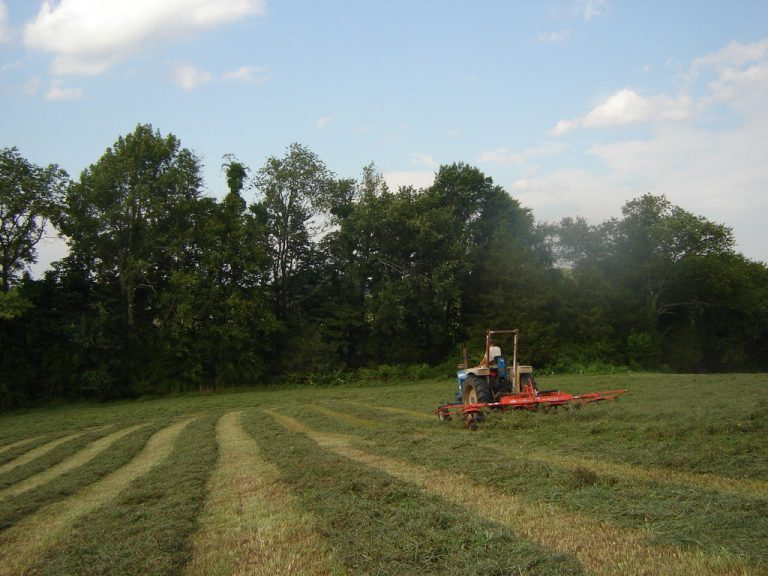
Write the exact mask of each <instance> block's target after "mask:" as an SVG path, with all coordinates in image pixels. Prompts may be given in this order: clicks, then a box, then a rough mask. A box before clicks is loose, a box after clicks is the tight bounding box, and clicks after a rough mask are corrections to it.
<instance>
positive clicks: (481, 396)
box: [465, 374, 493, 404]
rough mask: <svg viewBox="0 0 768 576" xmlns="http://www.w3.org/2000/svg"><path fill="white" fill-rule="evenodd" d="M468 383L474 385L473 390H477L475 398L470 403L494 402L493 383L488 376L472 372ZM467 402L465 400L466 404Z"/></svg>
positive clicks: (468, 377)
mask: <svg viewBox="0 0 768 576" xmlns="http://www.w3.org/2000/svg"><path fill="white" fill-rule="evenodd" d="M467 383H468V384H469V385H470V386H472V390H474V392H475V400H474V401H473V402H469V404H483V403H485V402H493V393H492V392H491V383H490V382H488V378H483V377H482V376H476V375H475V374H470V375H469V376H467V382H466V383H465V386H466V385H467ZM466 403H467V402H465V404H466Z"/></svg>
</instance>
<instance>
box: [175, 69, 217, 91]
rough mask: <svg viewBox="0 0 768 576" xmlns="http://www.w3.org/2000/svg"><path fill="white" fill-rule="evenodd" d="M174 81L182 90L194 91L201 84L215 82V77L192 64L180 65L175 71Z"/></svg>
mask: <svg viewBox="0 0 768 576" xmlns="http://www.w3.org/2000/svg"><path fill="white" fill-rule="evenodd" d="M173 79H174V80H175V81H176V84H178V85H179V86H181V88H182V90H194V89H195V88H197V87H198V86H200V85H201V84H205V83H206V82H210V81H211V80H213V76H211V74H210V73H208V72H206V71H205V70H200V69H199V68H196V67H195V66H193V65H192V64H180V65H178V66H176V68H175V69H174V70H173Z"/></svg>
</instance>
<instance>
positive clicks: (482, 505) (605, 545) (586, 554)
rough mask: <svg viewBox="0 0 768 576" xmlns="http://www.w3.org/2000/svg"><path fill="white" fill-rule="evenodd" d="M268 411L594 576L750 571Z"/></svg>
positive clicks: (323, 442) (286, 424) (337, 449)
mask: <svg viewBox="0 0 768 576" xmlns="http://www.w3.org/2000/svg"><path fill="white" fill-rule="evenodd" d="M269 413H270V415H271V416H273V417H274V418H275V419H276V420H277V421H278V422H280V424H282V425H283V426H284V427H286V428H287V429H289V430H292V431H293V432H299V433H302V434H304V435H306V436H307V437H309V438H311V439H312V440H314V441H315V442H317V443H318V444H319V445H320V446H323V447H326V448H328V449H330V450H333V451H334V452H336V453H338V454H340V455H343V456H345V457H347V458H350V459H352V460H355V461H357V462H361V463H363V464H366V465H368V466H372V467H374V468H376V469H378V470H382V471H384V472H386V473H388V474H391V475H393V476H395V477H396V478H399V479H401V480H404V481H407V482H411V483H414V484H416V485H418V486H421V487H423V488H424V489H425V490H427V491H429V492H431V493H433V494H435V495H437V496H440V497H441V498H444V499H446V500H448V501H450V502H452V503H453V504H456V505H459V506H464V507H466V508H467V512H468V513H474V514H479V515H481V516H482V517H484V518H486V519H488V520H490V521H493V522H500V523H503V524H506V525H509V526H511V527H512V528H513V529H514V530H515V531H516V532H517V533H519V534H520V535H521V536H523V537H524V538H527V539H529V540H532V541H534V542H538V543H540V544H542V545H544V546H547V547H549V548H552V549H554V550H558V551H560V552H562V553H570V554H573V555H575V556H576V557H577V558H578V559H579V560H580V561H581V562H582V564H584V566H585V567H587V568H588V569H589V570H590V571H591V572H593V573H594V574H601V575H626V574H637V575H648V576H651V575H666V574H668V575H676V574H702V575H703V574H712V575H715V574H733V575H736V574H747V573H748V572H749V568H748V567H747V566H745V565H743V564H742V563H740V562H737V561H735V560H734V559H725V558H722V557H720V558H718V557H712V556H710V555H707V554H705V553H702V552H700V551H691V550H684V549H679V548H675V547H671V546H652V545H650V544H649V541H650V540H651V537H650V536H651V535H649V534H647V533H642V532H641V531H631V530H627V529H623V528H621V527H619V526H616V525H611V524H610V523H607V522H599V521H595V520H594V519H592V518H590V517H589V516H586V515H580V514H574V513H572V512H568V511H565V510H561V509H558V508H557V507H555V506H552V505H550V504H547V503H543V502H540V503H532V502H526V501H525V500H523V499H519V498H515V497H514V496H510V495H506V494H501V493H498V492H496V491H494V490H493V489H491V488H489V487H487V486H483V485H482V484H478V483H477V482H473V481H472V480H471V479H469V478H467V477H465V476H461V475H457V474H452V473H447V472H445V471H434V470H430V469H427V468H424V467H422V466H417V465H414V464H410V463H408V462H406V461H403V460H396V459H392V458H387V457H384V456H379V455H375V454H371V453H368V452H364V451H362V450H359V449H357V448H354V447H352V446H350V445H349V443H351V439H350V442H348V443H346V444H345V443H343V442H342V441H340V439H341V437H340V436H339V435H326V434H323V433H321V432H317V431H315V430H312V429H310V428H309V427H307V426H305V425H304V424H302V423H301V422H299V421H298V420H296V419H294V418H290V417H287V416H284V415H281V414H278V413H275V412H269Z"/></svg>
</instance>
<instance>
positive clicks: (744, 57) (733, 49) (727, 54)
mask: <svg viewBox="0 0 768 576" xmlns="http://www.w3.org/2000/svg"><path fill="white" fill-rule="evenodd" d="M767 54H768V38H766V39H764V40H760V41H758V42H752V43H751V44H742V43H740V42H731V43H730V44H728V46H726V47H725V48H723V49H722V50H719V51H718V52H716V53H714V54H707V55H706V56H702V57H701V58H696V59H695V60H694V61H693V64H692V68H693V69H694V70H700V69H702V68H705V67H710V66H712V67H715V68H723V67H727V66H743V65H744V64H748V63H749V62H755V61H757V60H762V59H764V58H765V56H766V55H767Z"/></svg>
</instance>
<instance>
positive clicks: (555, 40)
mask: <svg viewBox="0 0 768 576" xmlns="http://www.w3.org/2000/svg"><path fill="white" fill-rule="evenodd" d="M570 36H571V31H570V30H560V31H559V32H546V33H542V34H539V42H541V43H542V44H562V43H563V42H565V41H566V40H568V38H570Z"/></svg>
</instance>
